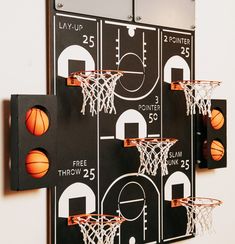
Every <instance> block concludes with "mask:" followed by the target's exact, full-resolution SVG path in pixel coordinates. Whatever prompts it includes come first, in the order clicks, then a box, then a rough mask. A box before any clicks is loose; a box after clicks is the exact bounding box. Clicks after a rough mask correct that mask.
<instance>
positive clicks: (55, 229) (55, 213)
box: [54, 186, 57, 243]
mask: <svg viewBox="0 0 235 244" xmlns="http://www.w3.org/2000/svg"><path fill="white" fill-rule="evenodd" d="M54 190H55V193H54V194H55V195H54V197H55V199H56V186H55V188H54ZM54 203H55V208H54V210H55V212H54V215H55V216H54V217H55V220H54V221H55V222H54V223H55V228H54V232H55V235H54V239H55V243H57V240H56V236H57V233H56V231H57V226H56V224H57V208H56V201H54Z"/></svg>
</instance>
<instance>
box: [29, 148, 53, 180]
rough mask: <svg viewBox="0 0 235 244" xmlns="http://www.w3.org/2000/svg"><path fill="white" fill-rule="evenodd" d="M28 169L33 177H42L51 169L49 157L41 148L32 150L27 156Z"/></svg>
mask: <svg viewBox="0 0 235 244" xmlns="http://www.w3.org/2000/svg"><path fill="white" fill-rule="evenodd" d="M25 166H26V171H27V173H28V174H30V175H31V176H32V177H33V178H36V179H39V178H42V177H43V176H44V175H45V174H46V173H47V171H48V169H49V160H48V157H47V156H46V155H45V154H44V153H43V152H42V151H39V150H32V151H30V152H29V153H28V154H27V156H26V161H25Z"/></svg>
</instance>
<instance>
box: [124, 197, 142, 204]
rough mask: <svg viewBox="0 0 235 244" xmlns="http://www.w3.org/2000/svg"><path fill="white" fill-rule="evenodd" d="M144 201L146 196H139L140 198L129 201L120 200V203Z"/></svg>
mask: <svg viewBox="0 0 235 244" xmlns="http://www.w3.org/2000/svg"><path fill="white" fill-rule="evenodd" d="M142 201H145V199H144V198H139V199H135V200H128V201H122V202H119V203H120V204H126V203H133V202H142Z"/></svg>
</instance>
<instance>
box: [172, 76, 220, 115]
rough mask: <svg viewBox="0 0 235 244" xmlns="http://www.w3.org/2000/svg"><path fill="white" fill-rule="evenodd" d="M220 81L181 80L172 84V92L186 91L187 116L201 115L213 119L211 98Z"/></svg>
mask: <svg viewBox="0 0 235 244" xmlns="http://www.w3.org/2000/svg"><path fill="white" fill-rule="evenodd" d="M220 84H221V82H220V81H207V80H179V81H173V82H171V90H184V94H185V99H186V106H187V115H193V114H196V107H197V108H198V111H199V114H202V115H208V116H209V117H211V96H212V92H213V91H214V89H215V88H216V87H217V86H219V85H220Z"/></svg>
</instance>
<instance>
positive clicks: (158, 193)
mask: <svg viewBox="0 0 235 244" xmlns="http://www.w3.org/2000/svg"><path fill="white" fill-rule="evenodd" d="M132 176H138V177H143V178H146V179H147V180H148V181H149V182H150V183H151V184H152V185H153V187H154V188H155V190H156V192H157V199H158V203H159V204H158V210H157V212H158V213H157V216H158V242H159V243H160V234H161V232H160V227H161V226H160V220H161V219H160V218H161V216H160V212H161V210H160V205H161V204H160V192H159V190H158V188H157V186H156V184H155V183H154V181H153V180H152V179H151V178H150V177H148V176H147V175H140V174H139V173H129V174H125V175H122V176H120V177H118V178H117V179H115V180H114V181H113V182H112V183H111V184H110V185H109V187H108V189H107V190H106V192H105V193H104V195H103V197H102V200H101V214H103V213H104V201H105V199H106V196H107V194H108V193H109V191H110V190H111V189H112V187H113V186H114V185H115V184H116V183H117V182H118V181H120V180H121V179H124V178H126V177H132ZM150 243H157V242H156V241H155V242H148V243H146V244H150Z"/></svg>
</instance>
